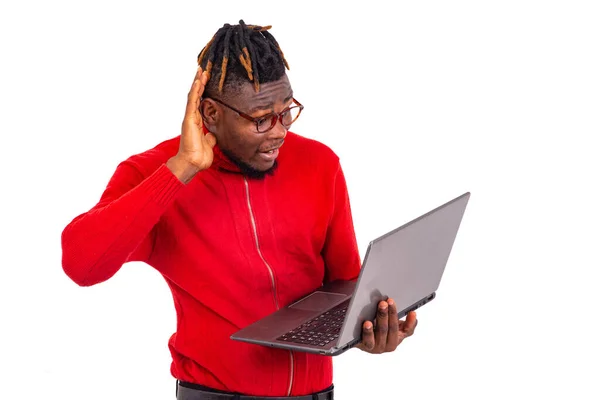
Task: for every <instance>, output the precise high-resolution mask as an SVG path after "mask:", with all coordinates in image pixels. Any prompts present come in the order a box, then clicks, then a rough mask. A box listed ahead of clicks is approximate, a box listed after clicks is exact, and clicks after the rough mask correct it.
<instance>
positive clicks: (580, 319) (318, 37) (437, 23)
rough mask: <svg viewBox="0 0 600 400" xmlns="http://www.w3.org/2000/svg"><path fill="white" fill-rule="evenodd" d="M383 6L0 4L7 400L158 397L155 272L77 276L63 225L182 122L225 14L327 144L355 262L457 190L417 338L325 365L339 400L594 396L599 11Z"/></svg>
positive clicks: (1, 371)
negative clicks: (352, 228)
mask: <svg viewBox="0 0 600 400" xmlns="http://www.w3.org/2000/svg"><path fill="white" fill-rule="evenodd" d="M208 3H210V4H208ZM391 4H392V2H389V3H387V2H382V1H374V0H372V1H368V2H361V3H352V2H349V1H346V2H340V3H338V4H335V5H333V3H332V2H325V1H321V2H318V3H317V2H315V3H309V2H303V1H286V2H281V1H278V2H266V1H258V0H256V1H243V2H220V1H211V2H205V1H202V2H200V1H195V2H173V3H172V4H168V3H167V2H161V3H155V2H148V1H147V2H132V1H118V2H117V1H103V2H96V3H92V2H82V1H79V2H75V1H73V2H66V1H52V2H42V1H37V2H34V1H22V2H12V3H10V2H8V1H7V2H3V3H2V6H1V7H0V38H1V39H0V44H1V45H0V46H1V47H0V49H1V52H0V57H1V63H0V68H1V74H0V84H1V90H0V114H1V117H0V138H1V139H0V140H1V142H0V162H1V163H2V165H1V168H0V174H1V177H0V182H1V185H2V186H1V196H0V202H1V207H0V213H1V219H0V235H1V238H0V239H1V241H0V246H1V247H0V249H1V252H0V257H1V258H0V265H1V266H2V270H1V271H2V276H1V277H0V300H1V301H0V310H1V314H0V315H1V322H0V326H1V329H0V336H1V340H0V398H2V399H16V398H34V397H40V398H41V397H42V396H43V397H44V398H51V399H64V400H67V399H83V398H85V399H90V400H91V399H106V398H110V399H126V398H128V399H132V398H135V399H156V400H158V399H169V398H174V381H173V378H171V376H170V374H169V366H170V356H169V353H168V349H167V340H168V337H169V336H170V335H171V333H172V332H173V330H174V329H175V312H174V308H173V305H172V299H171V296H170V293H169V291H168V289H167V286H166V284H165V283H164V281H163V280H162V278H161V277H160V276H159V275H158V274H157V273H156V272H155V271H153V270H152V269H151V268H149V267H147V266H145V265H143V264H129V265H127V266H125V267H124V268H123V269H122V270H121V271H120V272H119V273H118V274H117V275H116V276H115V277H114V278H113V279H111V280H109V281H108V282H105V283H103V284H100V285H97V286H94V287H91V288H80V287H78V286H76V285H75V284H74V283H72V282H71V281H69V280H68V278H67V277H66V276H65V275H64V274H63V272H62V269H61V248H60V234H61V231H62V229H63V228H64V226H65V225H66V224H67V223H68V222H69V221H70V220H71V219H72V218H73V217H75V216H76V215H78V214H79V213H81V212H84V211H86V210H87V209H89V208H90V207H92V206H93V205H94V203H95V202H96V201H97V200H98V199H99V196H100V194H101V193H102V190H103V189H104V186H105V184H106V183H107V181H108V179H109V177H110V176H111V174H112V172H113V171H114V168H115V167H116V165H117V164H118V162H119V161H121V160H123V159H124V158H126V157H128V156H129V155H131V154H134V153H137V152H140V151H144V150H146V149H148V148H150V147H152V146H154V145H155V144H157V143H158V142H160V141H162V140H165V139H167V138H170V137H173V136H175V135H177V134H179V127H180V123H181V118H182V116H183V111H184V106H185V101H186V94H187V91H188V89H189V86H190V84H191V82H192V81H191V79H192V77H193V75H194V72H195V68H196V64H195V60H196V56H197V54H198V52H199V51H200V50H201V48H202V47H203V46H204V45H205V43H206V42H207V41H208V40H209V39H210V37H211V36H212V34H213V33H214V32H215V31H216V30H217V29H218V28H219V27H220V26H222V25H223V24H224V23H226V22H228V23H232V24H233V23H237V21H238V20H239V19H240V18H243V19H244V20H245V21H246V23H249V24H261V25H268V24H272V25H273V28H272V30H271V32H272V33H273V34H274V35H275V37H276V38H277V39H278V41H279V42H280V44H281V46H282V49H283V51H284V53H285V55H286V57H287V59H288V61H289V63H290V66H291V71H290V72H289V76H290V79H291V81H292V84H293V88H294V91H295V95H296V96H297V98H298V99H299V100H300V101H301V102H302V103H303V104H305V106H306V109H305V111H304V113H303V116H302V118H301V120H299V121H298V123H297V125H296V126H295V127H294V130H295V131H296V132H297V133H300V134H302V135H305V136H308V137H312V138H316V139H319V140H321V141H322V142H324V143H326V144H328V145H329V146H331V147H332V148H333V149H334V150H335V151H336V152H337V153H338V154H339V155H340V157H341V159H342V163H343V166H344V169H345V172H346V175H347V179H348V185H349V190H350V195H351V201H352V206H353V210H354V217H355V224H356V230H357V235H358V240H359V245H360V249H361V253H362V254H364V251H365V250H366V246H367V244H368V241H369V240H370V239H372V238H374V237H376V236H379V235H380V234H383V233H385V232H387V231H388V230H390V229H392V228H394V227H396V226H397V225H400V224H403V223H405V222H406V221H408V220H410V219H412V218H414V217H417V216H419V215H420V214H422V213H424V212H427V211H429V210H430V209H431V208H434V207H436V206H438V205H439V204H441V203H443V202H445V201H447V200H450V199H451V198H453V197H455V196H457V195H460V194H462V193H463V192H465V191H471V192H472V197H471V202H470V204H469V207H468V209H467V212H466V214H465V219H464V221H463V225H462V226H461V230H460V231H459V235H458V238H457V241H456V244H455V247H454V250H453V253H452V255H451V258H450V262H449V264H448V268H447V270H446V275H445V276H444V279H443V281H442V286H441V287H440V290H439V292H438V298H437V299H436V300H435V301H434V302H433V303H431V304H430V305H428V306H426V307H425V308H423V309H422V310H421V311H420V312H419V313H418V317H419V326H418V329H417V332H416V333H415V336H413V337H412V338H410V339H409V340H407V341H406V342H404V343H403V344H402V345H401V346H400V348H399V349H398V351H397V352H395V353H393V354H388V355H382V356H373V355H368V354H363V353H360V352H359V351H351V352H349V353H346V354H344V355H343V356H341V357H340V358H336V359H335V383H336V386H337V391H336V393H337V397H336V398H338V399H342V400H346V399H366V398H390V399H400V398H410V399H438V398H461V399H506V398H511V399H531V398H538V399H541V398H544V399H548V398H557V399H558V398H561V399H567V398H569V399H598V398H600V390H599V389H598V386H597V384H596V383H594V380H595V379H596V378H597V377H598V369H599V366H598V363H599V361H598V360H599V359H600V351H599V345H598V336H599V334H600V329H599V324H598V306H599V305H600V304H599V303H600V302H599V301H598V300H597V296H596V293H595V292H596V290H597V287H598V285H597V282H598V277H599V274H598V267H599V266H600V265H599V264H600V263H599V260H600V258H599V256H598V241H599V240H598V239H600V235H599V234H598V223H599V222H600V218H599V217H600V216H599V213H598V204H599V202H600V195H599V194H598V180H599V179H598V173H599V171H600V162H599V161H598V152H599V151H598V149H599V147H598V145H597V144H595V142H596V141H595V139H596V136H598V133H599V128H600V118H599V115H598V114H599V106H600V72H599V71H600V55H599V54H600V53H599V45H600V40H599V38H600V27H599V26H600V25H599V24H598V21H599V20H600V13H599V9H598V6H597V3H596V2H593V1H589V2H584V1H525V0H519V1H508V0H507V1H502V2H500V1H494V2H492V1H452V2H450V1H418V2H415V1H412V2H407V1H402V2H394V8H391V6H390V5H391ZM82 392H83V393H85V394H84V395H82V394H81V393H82Z"/></svg>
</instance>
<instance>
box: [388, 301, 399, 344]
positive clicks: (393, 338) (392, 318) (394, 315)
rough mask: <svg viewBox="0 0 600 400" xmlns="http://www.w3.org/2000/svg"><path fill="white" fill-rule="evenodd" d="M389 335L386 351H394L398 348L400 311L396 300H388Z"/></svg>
mask: <svg viewBox="0 0 600 400" xmlns="http://www.w3.org/2000/svg"><path fill="white" fill-rule="evenodd" d="M387 303H388V335H387V339H386V341H387V344H386V351H394V350H395V349H396V347H397V346H398V342H399V341H398V330H399V327H398V322H399V320H398V309H397V308H396V303H394V300H392V299H388V301H387Z"/></svg>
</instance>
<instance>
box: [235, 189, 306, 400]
mask: <svg viewBox="0 0 600 400" xmlns="http://www.w3.org/2000/svg"><path fill="white" fill-rule="evenodd" d="M244 184H245V185H246V202H247V203H248V211H249V212H250V222H251V223H252V231H253V233H254V243H255V244H256V251H257V252H258V255H259V256H260V259H261V260H262V261H263V263H264V264H265V266H266V267H267V270H268V271H269V276H270V277H271V288H272V289H273V300H275V307H276V308H277V310H279V302H278V301H277V287H276V286H275V276H274V275H273V270H272V269H271V266H270V265H269V263H268V262H267V260H265V257H264V256H263V254H262V251H261V250H260V245H259V243H258V232H257V230H256V220H255V219H254V211H252V204H251V203H250V187H249V185H248V179H246V177H244ZM290 369H291V371H290V383H289V385H288V393H287V395H288V396H290V395H291V393H292V384H293V383H294V353H292V351H291V350H290Z"/></svg>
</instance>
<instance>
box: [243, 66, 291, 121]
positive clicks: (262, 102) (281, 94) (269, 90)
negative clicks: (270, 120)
mask: <svg viewBox="0 0 600 400" xmlns="http://www.w3.org/2000/svg"><path fill="white" fill-rule="evenodd" d="M241 89H242V90H241V91H240V93H239V96H237V99H236V102H239V103H240V107H242V106H243V107H244V108H245V111H246V112H248V113H251V112H254V111H258V110H264V109H271V108H273V107H274V106H276V105H278V104H279V103H284V102H288V101H290V100H291V99H292V96H293V91H292V86H291V85H290V82H289V80H288V79H287V77H286V76H285V75H284V77H283V78H281V79H279V80H277V81H275V82H268V83H262V84H261V85H260V91H259V92H258V93H257V92H256V91H255V90H254V85H253V84H252V83H249V82H248V83H244V85H243V87H242V88H241Z"/></svg>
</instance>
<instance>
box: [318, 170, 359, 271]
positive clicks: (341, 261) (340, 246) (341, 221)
mask: <svg viewBox="0 0 600 400" xmlns="http://www.w3.org/2000/svg"><path fill="white" fill-rule="evenodd" d="M334 190H335V195H334V205H333V214H332V217H331V221H330V223H329V227H328V229H327V238H326V240H325V246H324V248H323V257H324V260H325V268H326V280H327V281H334V280H352V279H355V278H358V275H359V273H360V268H361V260H360V254H359V252H358V244H357V241H356V234H355V231H354V222H353V220H352V211H351V208H350V199H349V196H348V189H347V186H346V179H345V177H344V173H343V171H342V168H341V166H338V171H337V174H336V176H335V182H334Z"/></svg>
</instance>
